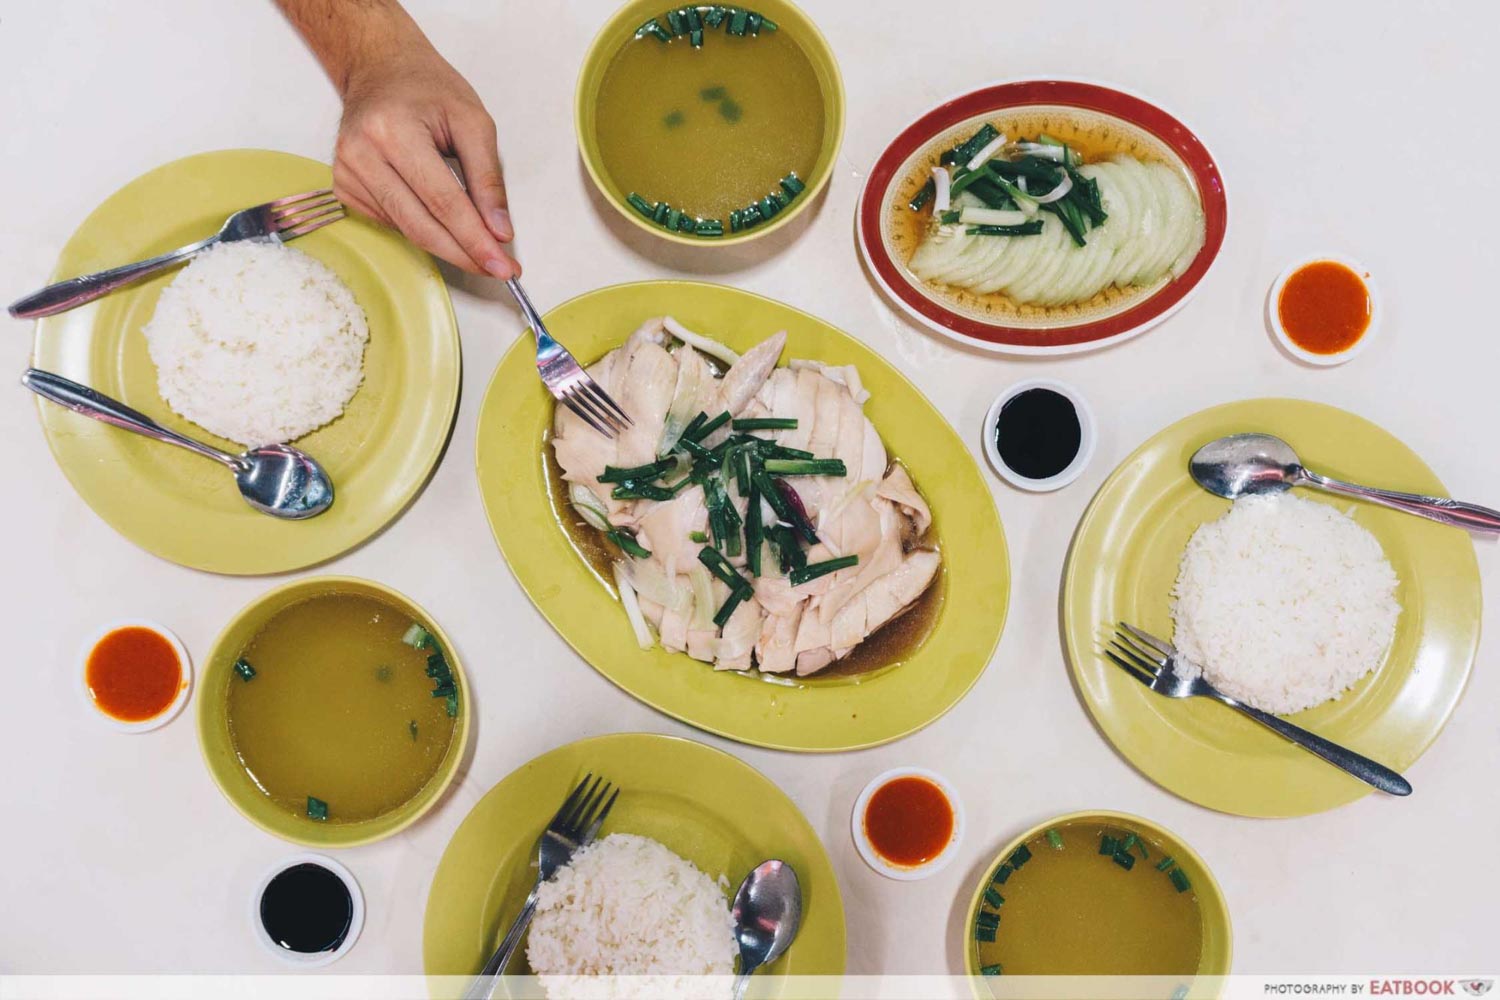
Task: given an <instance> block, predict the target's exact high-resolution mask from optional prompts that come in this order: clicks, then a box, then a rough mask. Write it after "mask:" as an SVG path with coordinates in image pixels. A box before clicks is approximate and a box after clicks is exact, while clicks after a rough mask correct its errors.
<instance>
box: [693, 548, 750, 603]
mask: <svg viewBox="0 0 1500 1000" xmlns="http://www.w3.org/2000/svg"><path fill="white" fill-rule="evenodd" d="M698 561H699V562H701V563H702V564H703V565H704V566H706V567H708V571H709V572H710V573H712V574H713V575H714V576H716V577H718V578H719V580H720V581H721V582H722V583H724V585H725V586H727V587H728V588H729V589H730V590H732V591H734V592H735V593H737V594H739V595H740V596H741V597H742V598H743V597H749V596H751V595H752V594H753V593H755V589H754V588H753V587H751V586H750V581H749V580H746V579H745V578H744V577H742V576H740V575H739V573H737V572H735V569H734V567H733V566H731V565H729V562H728V560H726V559H725V558H724V557H723V556H722V555H720V554H719V550H718V549H714V548H702V549H699V550H698Z"/></svg>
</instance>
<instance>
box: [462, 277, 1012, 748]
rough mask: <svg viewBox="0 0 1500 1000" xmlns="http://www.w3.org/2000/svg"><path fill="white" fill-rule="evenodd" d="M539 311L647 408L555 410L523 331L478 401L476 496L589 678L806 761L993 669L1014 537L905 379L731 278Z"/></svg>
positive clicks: (615, 292) (614, 385)
mask: <svg viewBox="0 0 1500 1000" xmlns="http://www.w3.org/2000/svg"><path fill="white" fill-rule="evenodd" d="M545 320H546V322H547V325H548V328H549V329H550V330H551V331H552V332H553V334H554V335H556V336H557V337H559V339H561V340H563V341H564V342H566V343H567V344H568V345H569V347H570V348H571V349H572V351H573V353H574V354H575V356H577V357H578V358H579V359H580V362H581V363H583V364H584V365H585V366H586V367H587V368H588V370H589V374H590V375H591V376H592V377H593V378H594V379H595V381H597V382H598V383H599V384H600V385H601V386H602V387H603V388H604V389H605V390H606V391H607V392H608V393H609V394H610V395H611V396H612V397H613V398H614V399H615V400H616V401H617V402H619V403H620V405H621V406H622V407H623V408H624V409H625V410H626V412H627V413H629V414H630V416H631V418H632V421H633V423H632V425H631V426H630V428H629V429H628V430H626V431H625V432H624V433H622V434H620V435H618V436H616V437H613V438H610V437H605V436H603V435H601V434H599V433H598V432H597V431H596V430H595V429H594V428H592V427H590V426H589V425H588V424H586V423H584V422H583V421H581V420H580V419H579V418H578V417H577V416H576V415H575V414H574V413H572V412H571V411H569V410H567V409H566V408H562V407H556V406H555V405H554V404H553V401H552V399H551V398H550V397H549V396H548V395H547V394H546V392H545V391H544V390H543V389H542V387H541V386H540V385H538V384H536V379H535V375H534V373H533V372H532V371H531V369H532V368H533V365H534V360H533V358H532V349H531V346H530V345H531V339H530V336H529V334H528V335H527V336H525V337H523V338H522V339H520V340H518V341H517V344H516V346H515V347H514V348H512V349H511V350H510V352H509V353H508V354H507V355H506V357H505V358H504V359H503V360H502V361H501V363H500V365H499V367H498V368H497V370H496V373H495V376H494V380H493V381H492V383H491V387H490V391H489V393H488V394H487V395H486V398H485V400H484V403H483V406H482V408H481V413H480V418H479V429H478V438H477V462H478V470H479V480H480V489H481V493H482V495H483V497H484V501H485V509H486V513H487V515H488V517H489V521H490V525H491V528H492V530H493V532H494V535H495V538H496V541H497V542H498V543H499V545H500V548H501V551H502V552H503V553H504V555H505V558H506V560H507V561H508V563H509V564H510V567H511V569H512V571H513V572H514V573H515V575H516V578H517V580H518V581H519V582H520V583H521V586H522V588H523V589H524V590H525V591H526V593H527V594H528V596H529V597H530V598H531V600H532V601H533V603H534V604H536V606H537V607H538V609H539V610H541V612H542V613H543V614H544V615H545V616H546V617H547V618H548V620H549V621H550V622H551V623H552V625H553V626H554V627H555V628H556V629H557V630H558V632H559V633H560V634H561V635H562V637H563V638H564V639H566V640H567V641H568V642H569V643H570V644H571V645H572V646H573V647H574V649H576V650H577V651H578V652H579V653H580V654H581V655H582V656H583V657H584V659H585V660H587V661H588V662H589V663H590V664H591V665H592V666H593V667H594V668H595V669H597V670H598V671H599V672H600V673H602V674H603V675H604V676H605V677H607V678H608V679H609V680H611V681H613V682H614V683H616V684H618V685H619V686H621V687H622V688H624V689H625V690H627V691H628V692H630V693H631V694H633V695H635V696H636V697H637V698H640V699H641V700H643V701H645V702H647V703H648V704H651V705H653V706H655V707H656V708H658V709H660V710H662V711H664V712H667V713H668V714H670V715H673V716H675V717H677V718H679V719H682V720H683V721H685V722H688V723H691V724H693V725H696V726H699V727H700V728H703V729H706V730H708V731H710V732H714V733H718V734H720V735H722V736H726V737H729V738H732V739H737V740H741V741H743V742H747V743H753V744H758V745H762V746H770V747H777V748H782V749H791V750H808V751H832V750H845V749H851V748H855V747H861V746H871V745H874V744H878V743H883V742H886V741H889V740H892V739H896V738H898V737H900V736H902V735H905V734H907V733H910V732H912V731H914V730H916V729H918V728H920V727H922V726H923V725H926V724H927V723H929V722H931V721H932V720H934V719H936V718H937V717H938V716H940V715H941V714H942V713H943V712H944V711H946V710H947V709H948V708H950V707H952V705H953V704H955V703H956V702H957V701H958V699H959V698H961V697H962V696H963V695H964V693H965V692H966V691H967V690H968V689H969V688H970V687H971V686H972V685H973V684H974V682H975V681H976V680H978V678H979V675H980V674H981V673H982V672H983V670H984V668H985V666H986V664H987V663H988V661H989V659H990V656H991V654H992V653H993V650H994V648H995V645H996V643H997V642H998V640H999V636H1000V632H1001V629H1002V627H1003V625H1004V620H1005V614H1006V609H1007V605H1008V598H1009V564H1008V556H1007V552H1006V546H1005V538H1004V533H1003V531H1002V529H1001V526H1000V522H999V518H998V516H997V514H996V512H995V507H994V502H993V499H992V497H991V495H990V492H989V488H988V486H987V484H986V483H985V481H984V479H983V477H982V476H981V475H980V473H979V470H978V467H977V465H976V464H975V461H974V458H973V456H972V454H971V453H970V452H969V450H968V449H967V448H966V447H965V446H964V445H963V443H962V442H961V441H960V440H959V438H958V436H957V435H956V434H955V433H954V432H953V429H952V428H951V427H950V426H949V425H948V424H947V422H946V421H944V419H943V418H942V416H941V415H940V414H939V413H938V412H937V411H936V410H935V409H934V408H933V406H932V405H931V403H929V402H928V401H927V400H926V399H925V398H924V397H923V396H922V395H921V394H920V392H919V391H918V390H917V389H916V388H915V387H914V386H913V385H912V384H911V383H910V382H908V381H907V380H906V379H905V378H904V377H903V376H902V375H901V374H900V373H899V372H897V371H896V370H895V369H894V368H892V367H891V366H890V365H888V364H887V363H886V362H885V361H884V360H882V359H881V358H879V357H878V356H877V355H875V354H874V353H873V352H871V351H870V349H869V348H868V347H866V346H864V345H863V344H862V343H860V342H859V341H857V340H855V339H854V338H852V337H850V336H848V335H847V334H844V333H842V332H841V331H839V330H837V329H835V328H834V327H832V326H829V325H828V324H826V323H823V322H822V321H820V320H818V319H816V318H814V317H812V316H809V315H807V314H805V313H802V312H800V311H798V310H796V309H793V308H791V307H788V306H785V305H782V304H780V303H777V302H773V301H771V300H769V299H765V298H762V297H760V296H756V295H752V294H749V293H746V292H742V291H739V290H736V289H732V288H727V287H724V286H719V285H709V284H703V283H697V282H681V281H665V282H644V283H639V284H632V285H619V286H614V287H610V288H605V289H601V290H599V291H597V292H592V293H589V294H587V295H583V296H580V297H579V298H576V299H573V300H571V301H569V302H567V303H565V304H564V305H562V306H559V307H558V308H557V309H555V310H553V311H552V312H550V313H549V314H547V316H546V317H545ZM531 386H534V387H535V388H534V391H531V388H530V387H531ZM523 387H524V388H523ZM528 456H529V457H528Z"/></svg>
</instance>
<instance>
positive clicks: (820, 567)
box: [787, 555, 859, 587]
mask: <svg viewBox="0 0 1500 1000" xmlns="http://www.w3.org/2000/svg"><path fill="white" fill-rule="evenodd" d="M858 565H859V556H857V555H854V556H840V557H839V558H837V559H825V560H823V561H822V562H820V563H808V564H807V565H806V566H803V567H802V568H801V569H794V570H792V571H791V573H789V574H788V575H787V579H788V580H789V581H790V582H791V585H792V586H793V587H800V586H802V584H804V583H808V582H810V581H812V580H816V579H817V578H818V577H820V576H827V575H828V574H829V573H837V572H838V571H839V570H841V569H848V568H849V567H850V566H858Z"/></svg>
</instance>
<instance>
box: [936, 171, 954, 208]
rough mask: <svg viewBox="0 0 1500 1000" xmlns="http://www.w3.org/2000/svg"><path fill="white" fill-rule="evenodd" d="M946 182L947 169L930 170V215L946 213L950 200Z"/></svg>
mask: <svg viewBox="0 0 1500 1000" xmlns="http://www.w3.org/2000/svg"><path fill="white" fill-rule="evenodd" d="M948 182H949V177H948V168H947V167H933V168H932V187H933V195H932V214H933V215H937V214H938V213H940V212H946V211H948V208H949V205H950V203H951V202H950V199H949V197H948Z"/></svg>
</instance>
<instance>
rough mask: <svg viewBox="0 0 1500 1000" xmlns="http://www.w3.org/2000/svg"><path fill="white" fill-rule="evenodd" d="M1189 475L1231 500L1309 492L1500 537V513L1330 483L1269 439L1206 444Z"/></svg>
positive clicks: (1274, 439) (1245, 438)
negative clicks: (1300, 489)
mask: <svg viewBox="0 0 1500 1000" xmlns="http://www.w3.org/2000/svg"><path fill="white" fill-rule="evenodd" d="M1188 472H1190V473H1191V474H1192V477H1193V479H1194V480H1195V481H1196V482H1197V483H1198V485H1199V486H1201V487H1203V488H1204V489H1206V490H1208V492H1210V493H1214V494H1217V495H1218V496H1221V497H1227V498H1228V499H1230V500H1233V499H1235V498H1237V497H1242V496H1252V495H1257V494H1262V493H1284V492H1286V491H1287V490H1289V489H1291V488H1292V487H1293V486H1311V487H1314V488H1316V489H1320V490H1325V491H1327V492H1329V493H1338V494H1340V495H1342V496H1347V497H1355V498H1356V499H1359V500H1368V501H1370V502H1371V503H1375V504H1379V505H1380V506H1382V507H1390V508H1393V509H1395V510H1400V511H1405V512H1406V513H1408V514H1416V515H1417V516H1419V517H1425V518H1428V519H1430V520H1433V521H1440V522H1442V523H1443V524H1450V525H1452V526H1454V527H1455V528H1467V529H1469V530H1470V531H1500V511H1494V510H1490V509H1489V508H1488V507H1480V506H1479V505H1478V504H1472V503H1462V502H1460V501H1458V500H1450V499H1448V498H1447V497H1429V496H1421V495H1419V494H1416V493H1398V492H1396V491H1395V490H1382V489H1376V488H1375V487H1372V486H1358V485H1356V484H1354V483H1345V482H1341V481H1339V480H1337V479H1329V478H1328V477H1327V476H1320V475H1319V474H1318V473H1316V472H1313V471H1312V470H1310V469H1307V468H1305V467H1303V465H1302V460H1301V459H1299V458H1298V457H1297V453H1296V452H1295V451H1293V450H1292V446H1291V445H1289V444H1287V443H1286V442H1285V441H1283V440H1281V438H1278V437H1272V436H1271V435H1269V434H1231V435H1230V436H1229V437H1222V438H1219V439H1218V440H1217V441H1210V442H1209V443H1208V444H1206V445H1204V446H1203V447H1202V448H1199V449H1198V451H1197V452H1196V453H1195V454H1194V455H1193V457H1192V458H1191V459H1190V460H1189V461H1188Z"/></svg>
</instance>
